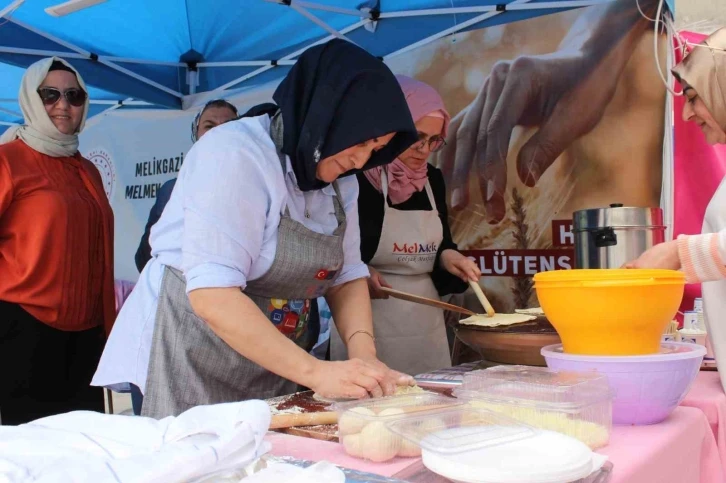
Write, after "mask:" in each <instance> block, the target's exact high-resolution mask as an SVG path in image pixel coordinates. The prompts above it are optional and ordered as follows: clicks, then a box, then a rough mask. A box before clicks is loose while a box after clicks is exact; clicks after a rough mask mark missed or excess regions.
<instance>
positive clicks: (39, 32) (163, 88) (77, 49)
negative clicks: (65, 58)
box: [11, 20, 184, 99]
mask: <svg viewBox="0 0 726 483" xmlns="http://www.w3.org/2000/svg"><path fill="white" fill-rule="evenodd" d="M11 22H13V23H15V24H16V25H18V26H20V27H23V28H24V29H26V30H29V31H31V32H33V33H35V34H37V35H40V36H41V37H44V38H46V39H48V40H50V41H52V42H55V43H57V44H59V45H62V46H63V47H65V48H67V49H69V50H73V51H75V52H77V53H79V54H82V55H85V56H86V57H87V58H88V59H96V60H97V61H98V62H99V63H101V64H103V65H105V66H107V67H109V68H111V69H114V70H116V71H118V72H121V73H122V74H125V75H127V76H129V77H132V78H134V79H136V80H138V81H139V82H143V83H144V84H148V85H150V86H151V87H155V88H156V89H158V90H160V91H163V92H166V93H167V94H171V95H172V96H174V97H178V98H179V99H181V98H183V97H184V94H182V93H181V92H177V91H175V90H172V89H169V88H168V87H166V86H164V85H161V84H159V83H158V82H155V81H153V80H151V79H148V78H146V77H144V76H142V75H139V74H137V73H135V72H132V71H130V70H128V69H126V68H124V67H121V66H120V65H116V64H114V63H113V62H110V61H108V60H104V59H103V58H101V57H98V56H97V55H95V54H92V53H91V52H88V51H87V50H84V49H82V48H80V47H78V46H76V45H73V44H71V43H69V42H66V41H65V40H61V39H59V38H57V37H55V36H53V35H51V34H49V33H47V32H43V31H42V30H39V29H37V28H35V27H33V26H31V25H28V24H26V23H23V22H20V21H18V20H11Z"/></svg>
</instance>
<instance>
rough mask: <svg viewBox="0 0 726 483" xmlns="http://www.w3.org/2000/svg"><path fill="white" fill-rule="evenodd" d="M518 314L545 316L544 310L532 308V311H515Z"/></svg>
mask: <svg viewBox="0 0 726 483" xmlns="http://www.w3.org/2000/svg"><path fill="white" fill-rule="evenodd" d="M514 312H515V313H517V314H524V315H544V314H545V313H544V310H542V307H532V308H530V309H517V310H515V311H514Z"/></svg>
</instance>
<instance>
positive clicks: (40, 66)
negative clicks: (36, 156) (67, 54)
mask: <svg viewBox="0 0 726 483" xmlns="http://www.w3.org/2000/svg"><path fill="white" fill-rule="evenodd" d="M53 62H61V63H62V64H64V65H65V66H67V67H68V68H70V69H71V70H72V71H73V72H74V73H75V74H76V78H77V79H78V84H79V85H80V86H81V89H83V90H84V91H86V92H88V89H86V84H85V83H84V82H83V79H82V78H81V76H80V74H79V73H78V71H76V69H74V68H73V66H71V65H70V64H69V63H68V62H66V61H65V60H63V59H60V58H58V57H50V58H47V59H43V60H39V61H38V62H36V63H35V64H33V65H31V66H30V67H28V70H27V71H25V75H23V80H22V82H21V83H20V93H19V95H18V99H19V102H20V109H21V110H22V111H23V117H24V118H25V125H23V126H21V127H20V129H18V131H17V133H16V135H17V137H19V138H20V139H22V140H23V142H25V144H27V145H28V146H30V147H31V148H33V149H35V150H36V151H39V152H41V153H43V154H47V155H48V156H53V157H65V156H73V155H74V154H76V153H77V152H78V133H80V132H81V131H82V130H83V126H84V125H85V124H86V116H88V104H89V101H88V98H86V103H85V105H84V106H83V117H82V118H81V124H80V125H79V126H78V131H77V132H76V133H75V134H63V133H62V132H60V131H59V130H58V128H56V127H55V125H54V124H53V121H51V119H50V117H48V113H47V112H46V110H45V107H44V106H43V101H42V100H41V99H40V96H39V95H38V92H37V90H38V87H40V85H41V84H42V83H43V81H44V80H45V78H46V76H47V75H48V71H49V70H50V67H51V66H52V65H53Z"/></svg>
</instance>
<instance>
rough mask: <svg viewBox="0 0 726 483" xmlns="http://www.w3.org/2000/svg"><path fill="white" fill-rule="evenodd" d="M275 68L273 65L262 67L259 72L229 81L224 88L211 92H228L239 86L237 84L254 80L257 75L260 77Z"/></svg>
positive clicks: (220, 87)
mask: <svg viewBox="0 0 726 483" xmlns="http://www.w3.org/2000/svg"><path fill="white" fill-rule="evenodd" d="M273 67H275V66H274V65H273V64H269V65H266V66H264V67H260V68H259V69H257V70H253V71H252V72H250V73H249V74H245V75H243V76H242V77H238V78H237V79H234V80H232V81H229V82H227V83H226V84H224V85H223V86H219V87H217V88H216V89H214V90H213V91H211V92H219V91H226V90H227V89H229V88H230V87H233V86H236V85H237V84H239V83H240V82H244V81H246V80H247V79H251V78H253V77H254V76H256V75H260V74H262V73H263V72H267V71H268V70H270V69H272V68H273Z"/></svg>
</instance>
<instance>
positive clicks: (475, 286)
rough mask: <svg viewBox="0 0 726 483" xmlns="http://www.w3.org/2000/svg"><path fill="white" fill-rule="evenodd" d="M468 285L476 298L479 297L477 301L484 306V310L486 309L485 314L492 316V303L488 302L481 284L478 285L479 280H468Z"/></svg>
mask: <svg viewBox="0 0 726 483" xmlns="http://www.w3.org/2000/svg"><path fill="white" fill-rule="evenodd" d="M469 285H471V288H472V289H473V290H474V293H475V294H476V298H478V299H479V302H481V304H482V305H483V306H484V310H486V311H487V315H488V316H489V317H494V307H492V304H490V303H489V299H487V296H486V295H484V291H483V290H482V289H481V286H479V282H471V281H470V282H469Z"/></svg>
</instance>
